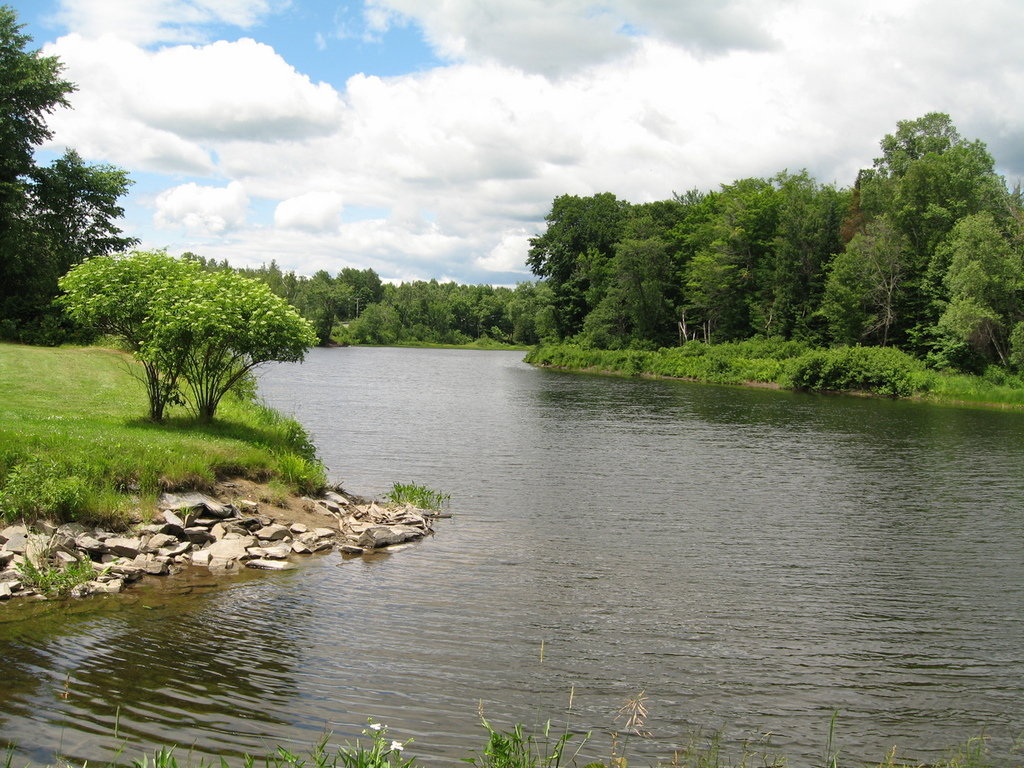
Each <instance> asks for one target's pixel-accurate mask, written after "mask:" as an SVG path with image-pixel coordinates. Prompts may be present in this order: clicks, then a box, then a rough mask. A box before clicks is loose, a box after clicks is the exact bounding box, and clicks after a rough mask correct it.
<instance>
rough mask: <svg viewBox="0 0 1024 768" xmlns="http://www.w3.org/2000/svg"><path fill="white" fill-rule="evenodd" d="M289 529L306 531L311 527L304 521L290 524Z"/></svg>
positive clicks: (297, 531)
mask: <svg viewBox="0 0 1024 768" xmlns="http://www.w3.org/2000/svg"><path fill="white" fill-rule="evenodd" d="M288 530H289V531H291V532H292V533H306V532H307V531H308V530H309V528H307V527H306V526H304V525H303V524H302V523H292V524H291V525H289V526H288Z"/></svg>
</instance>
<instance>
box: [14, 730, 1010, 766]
mask: <svg viewBox="0 0 1024 768" xmlns="http://www.w3.org/2000/svg"><path fill="white" fill-rule="evenodd" d="M483 725H484V728H485V729H486V731H487V740H486V743H485V745H484V748H483V750H482V751H481V752H479V753H475V754H472V755H470V756H469V757H465V758H462V761H461V762H464V763H468V764H469V765H472V766H474V768H559V766H566V767H567V768H568V767H570V766H579V768H628V766H629V761H628V760H627V759H626V757H625V756H624V755H620V756H615V754H614V753H613V754H610V755H609V756H607V757H605V758H603V759H600V760H589V761H588V762H586V764H585V765H580V763H581V762H582V761H581V759H580V747H582V746H583V743H585V742H586V737H583V739H582V740H581V743H580V744H579V746H578V747H577V748H576V749H575V750H572V751H570V749H569V746H570V742H571V741H572V739H573V738H574V736H573V735H572V734H569V733H568V731H566V732H565V733H563V734H562V735H560V736H559V735H554V734H552V733H551V724H550V722H549V723H546V724H545V725H544V726H541V727H540V728H539V729H537V731H536V732H534V731H531V730H530V729H527V728H524V727H523V726H522V725H517V726H515V727H514V728H512V729H511V730H507V731H497V730H495V729H494V728H492V727H491V725H490V724H489V723H487V721H486V720H485V721H484V722H483ZM363 734H364V736H367V737H369V738H368V740H366V741H364V740H357V741H356V742H355V743H348V744H344V745H342V746H338V747H334V748H333V749H331V748H329V747H328V743H329V741H330V734H325V735H324V736H322V737H321V738H320V740H318V741H317V742H316V744H314V745H313V746H312V747H311V748H310V750H309V751H308V753H307V754H306V755H298V754H295V753H293V752H291V751H289V750H287V749H285V748H284V747H277V749H275V750H273V751H271V752H268V753H266V754H264V755H262V756H251V755H246V756H244V757H243V758H241V760H240V763H239V765H240V766H242V768H254V767H255V766H257V765H259V766H262V768H419V766H421V765H426V764H425V763H418V762H417V760H416V758H415V757H413V756H406V755H405V754H404V752H405V750H406V747H407V746H408V745H409V743H410V742H411V740H407V741H405V742H399V741H394V740H392V739H391V738H390V737H389V736H388V735H387V728H386V726H383V725H381V724H379V723H374V722H372V721H371V722H370V724H369V725H368V726H367V728H365V729H363ZM178 751H179V747H176V746H163V747H159V748H157V749H156V750H155V751H153V752H152V753H151V754H145V755H142V756H141V757H137V758H134V759H132V760H131V761H130V762H127V761H126V760H125V759H124V755H123V747H122V748H120V749H117V750H116V751H115V754H114V755H113V757H112V759H111V760H110V761H109V762H108V763H107V768H114V767H115V766H122V765H130V766H131V767H132V768H230V766H231V763H229V762H228V760H227V759H225V758H220V759H219V760H218V761H216V762H211V761H208V760H206V759H205V758H196V757H194V756H193V755H192V754H191V752H190V751H188V750H185V751H184V752H183V757H182V758H181V759H179V758H178V756H177V753H178ZM94 765H95V764H94ZM648 765H651V766H652V767H655V766H656V767H657V768H785V766H787V765H789V763H788V761H787V760H786V758H785V756H784V755H781V754H778V753H774V752H771V751H769V750H768V747H767V745H766V744H765V743H763V742H761V743H757V744H742V745H740V746H738V747H736V748H730V747H728V746H727V745H726V744H725V743H724V741H723V739H722V737H721V733H719V732H713V733H710V734H707V735H702V734H697V735H695V736H694V737H693V738H691V740H690V741H689V743H688V744H687V745H686V746H684V747H683V748H682V749H681V750H678V751H676V752H674V753H673V754H672V755H671V756H668V757H666V758H664V759H660V760H654V761H652V762H650V763H648ZM813 765H814V768H910V766H917V767H918V768H1011V767H1016V768H1019V766H1020V765H1021V762H1020V758H1019V756H1018V755H1009V756H1006V757H997V756H993V755H992V754H990V752H989V750H988V747H987V743H986V740H985V739H984V738H983V737H975V738H972V739H968V740H967V741H966V742H965V743H963V744H960V745H958V746H956V747H953V748H952V749H949V750H947V752H946V755H945V756H944V757H943V758H942V759H940V760H937V761H935V762H932V763H928V764H927V766H925V765H924V764H921V763H914V762H908V761H905V760H903V759H900V758H899V757H897V753H896V749H895V747H894V748H893V749H891V750H890V751H889V752H888V754H886V755H885V756H884V757H883V758H882V759H881V760H880V761H879V762H869V763H863V762H852V761H851V762H847V761H844V760H843V759H842V755H841V753H840V752H838V751H835V750H834V749H833V747H832V744H831V743H830V744H829V745H827V746H826V749H825V753H824V755H823V756H822V760H821V762H820V763H817V762H816V763H814V764H813ZM59 766H60V768H72V767H73V766H75V764H74V763H72V762H70V761H66V760H61V761H60V762H59ZM0 768H21V765H20V764H19V763H17V762H16V760H15V745H9V746H8V749H7V752H6V754H3V753H0ZM81 768H87V764H85V763H83V764H82V766H81Z"/></svg>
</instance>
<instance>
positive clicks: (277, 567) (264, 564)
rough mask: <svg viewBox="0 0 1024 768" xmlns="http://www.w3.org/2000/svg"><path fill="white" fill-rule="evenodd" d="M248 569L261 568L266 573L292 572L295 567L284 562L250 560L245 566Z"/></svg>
mask: <svg viewBox="0 0 1024 768" xmlns="http://www.w3.org/2000/svg"><path fill="white" fill-rule="evenodd" d="M245 567H246V568H259V569H261V570H264V571H291V570H294V568H295V566H294V565H292V564H291V563H287V562H285V561H283V560H263V559H256V560H249V561H248V562H247V563H246V564H245Z"/></svg>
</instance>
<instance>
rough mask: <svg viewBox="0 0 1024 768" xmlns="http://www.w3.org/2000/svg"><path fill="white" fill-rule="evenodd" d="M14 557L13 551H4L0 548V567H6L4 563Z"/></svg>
mask: <svg viewBox="0 0 1024 768" xmlns="http://www.w3.org/2000/svg"><path fill="white" fill-rule="evenodd" d="M13 559H14V553H13V552H4V551H2V550H0V568H4V567H6V565H7V564H8V563H9V562H11V560H13Z"/></svg>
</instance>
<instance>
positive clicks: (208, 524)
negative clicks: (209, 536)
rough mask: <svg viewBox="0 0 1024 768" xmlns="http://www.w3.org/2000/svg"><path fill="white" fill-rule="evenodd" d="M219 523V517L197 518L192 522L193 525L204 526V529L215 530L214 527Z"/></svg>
mask: <svg viewBox="0 0 1024 768" xmlns="http://www.w3.org/2000/svg"><path fill="white" fill-rule="evenodd" d="M219 522H220V518H219V517H197V518H196V519H195V520H193V521H192V525H198V526H202V527H203V528H213V526H215V525H216V524H217V523H219Z"/></svg>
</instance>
